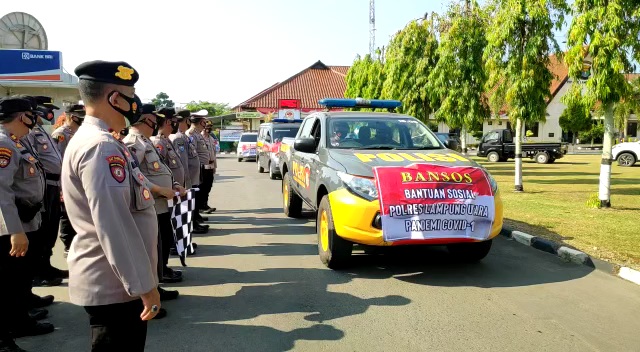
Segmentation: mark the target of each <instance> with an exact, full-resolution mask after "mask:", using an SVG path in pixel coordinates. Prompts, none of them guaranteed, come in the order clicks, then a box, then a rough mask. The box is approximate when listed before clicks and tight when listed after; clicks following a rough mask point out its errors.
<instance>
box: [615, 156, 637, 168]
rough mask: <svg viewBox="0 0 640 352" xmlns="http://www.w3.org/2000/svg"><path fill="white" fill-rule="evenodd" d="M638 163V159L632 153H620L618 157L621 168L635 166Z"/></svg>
mask: <svg viewBox="0 0 640 352" xmlns="http://www.w3.org/2000/svg"><path fill="white" fill-rule="evenodd" d="M635 163H636V157H635V156H633V154H631V153H620V155H618V165H620V166H625V167H629V166H633V164H635Z"/></svg>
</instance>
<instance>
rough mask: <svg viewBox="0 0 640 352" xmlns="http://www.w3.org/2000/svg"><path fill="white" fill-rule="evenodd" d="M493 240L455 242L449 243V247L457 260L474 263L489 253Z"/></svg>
mask: <svg viewBox="0 0 640 352" xmlns="http://www.w3.org/2000/svg"><path fill="white" fill-rule="evenodd" d="M492 242H493V240H488V241H482V242H473V243H455V244H450V245H448V246H447V249H448V250H449V253H450V254H451V255H452V256H453V257H454V258H455V259H456V260H457V261H462V262H466V263H473V262H478V261H480V260H482V259H483V258H484V257H486V256H487V254H489V251H490V250H491V243H492Z"/></svg>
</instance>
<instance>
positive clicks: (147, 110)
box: [140, 104, 165, 124]
mask: <svg viewBox="0 0 640 352" xmlns="http://www.w3.org/2000/svg"><path fill="white" fill-rule="evenodd" d="M140 111H141V113H142V115H149V114H151V115H154V116H155V117H156V121H157V123H158V124H161V123H162V122H164V119H165V115H164V114H163V113H162V110H160V111H157V110H156V106H155V105H153V104H142V108H141V109H140Z"/></svg>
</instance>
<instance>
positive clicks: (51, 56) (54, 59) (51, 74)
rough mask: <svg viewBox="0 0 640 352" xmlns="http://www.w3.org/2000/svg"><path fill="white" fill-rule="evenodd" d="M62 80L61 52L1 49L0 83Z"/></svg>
mask: <svg viewBox="0 0 640 352" xmlns="http://www.w3.org/2000/svg"><path fill="white" fill-rule="evenodd" d="M61 80H62V53H61V52H59V51H47V50H22V49H0V81H49V82H59V81H61Z"/></svg>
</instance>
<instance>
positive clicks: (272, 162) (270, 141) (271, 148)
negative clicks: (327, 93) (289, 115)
mask: <svg viewBox="0 0 640 352" xmlns="http://www.w3.org/2000/svg"><path fill="white" fill-rule="evenodd" d="M301 123H302V120H287V119H274V120H272V121H271V122H267V123H263V124H261V125H260V132H259V133H258V156H257V160H256V162H257V163H258V172H259V173H262V172H264V171H265V170H267V172H269V178H270V179H272V180H275V179H276V178H277V177H279V176H280V166H279V165H278V163H279V161H278V152H279V151H280V145H281V144H282V139H283V138H288V137H295V136H296V134H297V133H298V129H299V128H300V124H301Z"/></svg>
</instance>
